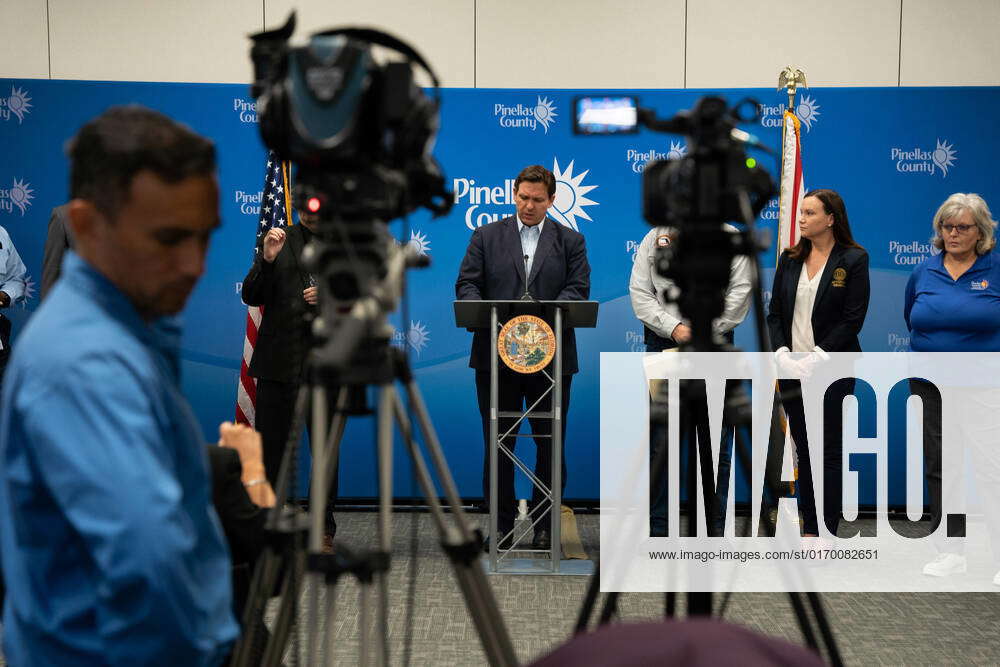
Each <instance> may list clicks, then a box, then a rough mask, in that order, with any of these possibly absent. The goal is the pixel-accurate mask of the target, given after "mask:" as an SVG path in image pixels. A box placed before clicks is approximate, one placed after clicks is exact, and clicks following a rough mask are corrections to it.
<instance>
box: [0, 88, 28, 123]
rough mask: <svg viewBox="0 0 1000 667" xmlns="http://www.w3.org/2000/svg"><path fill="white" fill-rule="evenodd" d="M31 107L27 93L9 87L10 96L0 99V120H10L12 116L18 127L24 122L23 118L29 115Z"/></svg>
mask: <svg viewBox="0 0 1000 667" xmlns="http://www.w3.org/2000/svg"><path fill="white" fill-rule="evenodd" d="M32 106H33V105H32V104H31V98H30V97H28V91H26V90H23V89H21V88H15V87H14V86H11V87H10V96H9V97H0V118H3V119H4V120H10V119H11V117H12V116H13V117H15V118H17V124H18V125H20V124H21V123H22V122H23V121H24V117H25V116H26V115H27V114H29V113H31V107H32Z"/></svg>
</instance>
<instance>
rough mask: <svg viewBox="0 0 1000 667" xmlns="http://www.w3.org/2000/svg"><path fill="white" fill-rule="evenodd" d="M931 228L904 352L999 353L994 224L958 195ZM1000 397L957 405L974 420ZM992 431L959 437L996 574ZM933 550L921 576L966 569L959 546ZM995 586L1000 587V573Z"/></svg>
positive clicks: (999, 444)
mask: <svg viewBox="0 0 1000 667" xmlns="http://www.w3.org/2000/svg"><path fill="white" fill-rule="evenodd" d="M933 225H934V239H933V243H934V247H935V248H937V249H939V250H941V253H940V254H938V255H935V256H933V257H930V258H929V259H927V260H925V261H924V262H923V263H922V264H920V265H919V266H918V267H916V268H915V269H914V270H913V273H912V275H910V280H909V282H908V283H907V284H906V300H905V305H904V307H903V316H904V317H905V318H906V326H907V327H909V329H910V348H911V349H912V350H913V351H914V352H1000V255H998V254H997V253H995V252H993V248H994V246H995V244H996V240H995V239H994V232H995V230H996V227H997V223H996V220H994V219H993V218H992V216H991V215H990V209H989V207H987V206H986V202H985V201H983V198H982V197H980V196H979V195H976V194H965V193H961V192H957V193H955V194H953V195H951V196H950V197H948V199H947V200H945V202H944V203H943V204H941V207H940V208H938V210H937V213H935V214H934V222H933ZM910 384H911V392H912V393H913V394H919V395H920V396H921V398H922V399H923V400H925V401H926V400H934V401H940V395H939V394H937V393H936V392H931V393H927V390H928V389H929V387H928V386H927V383H925V382H921V381H919V380H918V381H911V383H910ZM998 394H1000V392H997V391H995V390H994V391H989V390H985V388H982V387H981V388H978V389H977V390H976V391H972V392H968V395H967V396H966V395H965V394H964V393H963V397H964V398H963V401H961V403H963V404H964V405H963V406H961V407H962V409H963V410H965V409H968V410H970V411H971V413H970V415H968V416H967V417H968V419H970V420H972V421H975V413H978V414H980V415H985V414H991V413H995V412H996V411H997V410H998V409H1000V396H998ZM966 399H967V400H966ZM973 404H975V405H973ZM928 415H930V416H932V417H933V418H932V419H926V421H925V423H924V432H925V433H924V436H925V442H926V443H927V444H928V445H930V447H929V450H928V451H926V453H925V456H926V461H925V472H926V476H927V485H928V490H929V491H930V505H931V526H932V528H936V527H937V526H938V524H939V523H940V521H941V514H942V510H941V507H942V501H941V495H942V488H941V454H940V447H941V423H940V411H939V410H930V411H925V417H926V416H928ZM963 421H965V419H963ZM991 421H995V420H991ZM966 425H968V424H966ZM996 431H997V429H995V428H990V427H986V428H984V429H980V428H968V429H963V440H964V441H965V442H966V443H968V444H969V445H971V446H970V448H969V449H970V453H971V454H972V455H973V460H974V461H975V468H976V473H977V474H976V476H977V478H978V480H979V483H978V484H977V487H978V488H977V490H978V491H979V496H980V498H981V499H982V501H983V505H984V508H985V510H986V513H987V518H988V526H989V528H990V533H991V538H992V541H993V552H994V554H993V557H994V560H995V561H996V565H997V567H998V569H1000V516H998V515H997V513H998V511H1000V492H998V489H997V487H998V482H1000V466H998V464H997V455H998V453H1000V451H998V450H1000V441H998V438H1000V433H998V432H996ZM984 482H985V483H984ZM936 546H937V547H938V550H939V553H938V556H937V558H935V559H934V560H933V561H931V562H930V563H928V564H927V565H926V566H925V567H924V574H927V575H930V576H935V577H944V576H947V575H950V574H960V573H964V572H965V571H966V562H965V556H964V555H963V553H962V547H961V542H954V541H947V540H939V541H938V542H936ZM993 583H994V584H997V585H1000V572H997V575H996V577H994V579H993Z"/></svg>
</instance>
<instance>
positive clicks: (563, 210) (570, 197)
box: [549, 158, 598, 231]
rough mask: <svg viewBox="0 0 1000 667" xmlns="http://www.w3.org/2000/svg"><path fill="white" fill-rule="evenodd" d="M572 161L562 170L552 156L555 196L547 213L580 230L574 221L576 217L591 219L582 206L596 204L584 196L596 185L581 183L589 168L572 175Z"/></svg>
mask: <svg viewBox="0 0 1000 667" xmlns="http://www.w3.org/2000/svg"><path fill="white" fill-rule="evenodd" d="M573 162H574V161H573V160H570V163H569V164H568V165H567V166H566V170H565V171H563V170H562V169H560V168H559V159H558V158H554V159H553V161H552V175H553V176H555V178H556V197H555V202H554V203H553V204H552V207H551V208H550V209H549V215H551V216H552V217H553V218H555V219H556V220H557V221H558V222H560V223H561V224H563V225H566V226H567V227H569V228H570V229H573V230H575V231H580V228H579V226H578V225H577V223H576V219H577V217H580V218H583V219H584V220H591V221H593V218H591V217H590V216H589V215H587V213H586V211H584V210H583V207H584V206H597V205H598V203H597V202H596V201H594V200H592V199H588V198H587V197H586V194H587V193H588V192H590V191H591V190H594V189H595V188H597V186H596V185H584V184H583V179H584V178H585V177H586V176H587V174H589V173H590V170H587V171H584V172H582V173H581V174H579V175H578V176H574V175H573Z"/></svg>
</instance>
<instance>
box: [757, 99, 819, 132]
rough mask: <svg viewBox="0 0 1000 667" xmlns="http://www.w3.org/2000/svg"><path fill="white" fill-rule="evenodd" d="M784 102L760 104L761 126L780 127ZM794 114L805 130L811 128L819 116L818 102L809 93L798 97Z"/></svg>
mask: <svg viewBox="0 0 1000 667" xmlns="http://www.w3.org/2000/svg"><path fill="white" fill-rule="evenodd" d="M787 108H788V107H786V106H785V105H784V104H761V105H760V125H761V127H781V123H782V119H783V118H784V117H785V109H787ZM795 115H796V117H798V119H799V121H800V122H801V123H802V126H803V127H805V128H806V132H809V131H810V130H812V126H813V123H815V122H816V121H817V120H818V119H819V116H820V113H819V103H818V102H816V100H815V98H813V97H810V96H809V95H803V96H802V97H800V98H799V103H798V104H797V105H795Z"/></svg>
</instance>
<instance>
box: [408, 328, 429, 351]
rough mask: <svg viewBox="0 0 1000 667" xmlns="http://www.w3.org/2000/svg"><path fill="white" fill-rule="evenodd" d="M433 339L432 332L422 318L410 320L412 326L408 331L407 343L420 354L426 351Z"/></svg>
mask: <svg viewBox="0 0 1000 667" xmlns="http://www.w3.org/2000/svg"><path fill="white" fill-rule="evenodd" d="M430 340H431V334H430V332H429V331H428V330H427V327H426V326H424V323H423V322H421V321H420V320H417V321H416V322H414V321H413V320H410V328H409V329H407V331H406V344H407V345H409V346H410V347H411V348H412V349H413V351H414V352H416V353H417V354H418V355H419V354H420V353H421V352H423V351H424V348H425V347H427V344H428V343H429V342H430Z"/></svg>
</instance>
